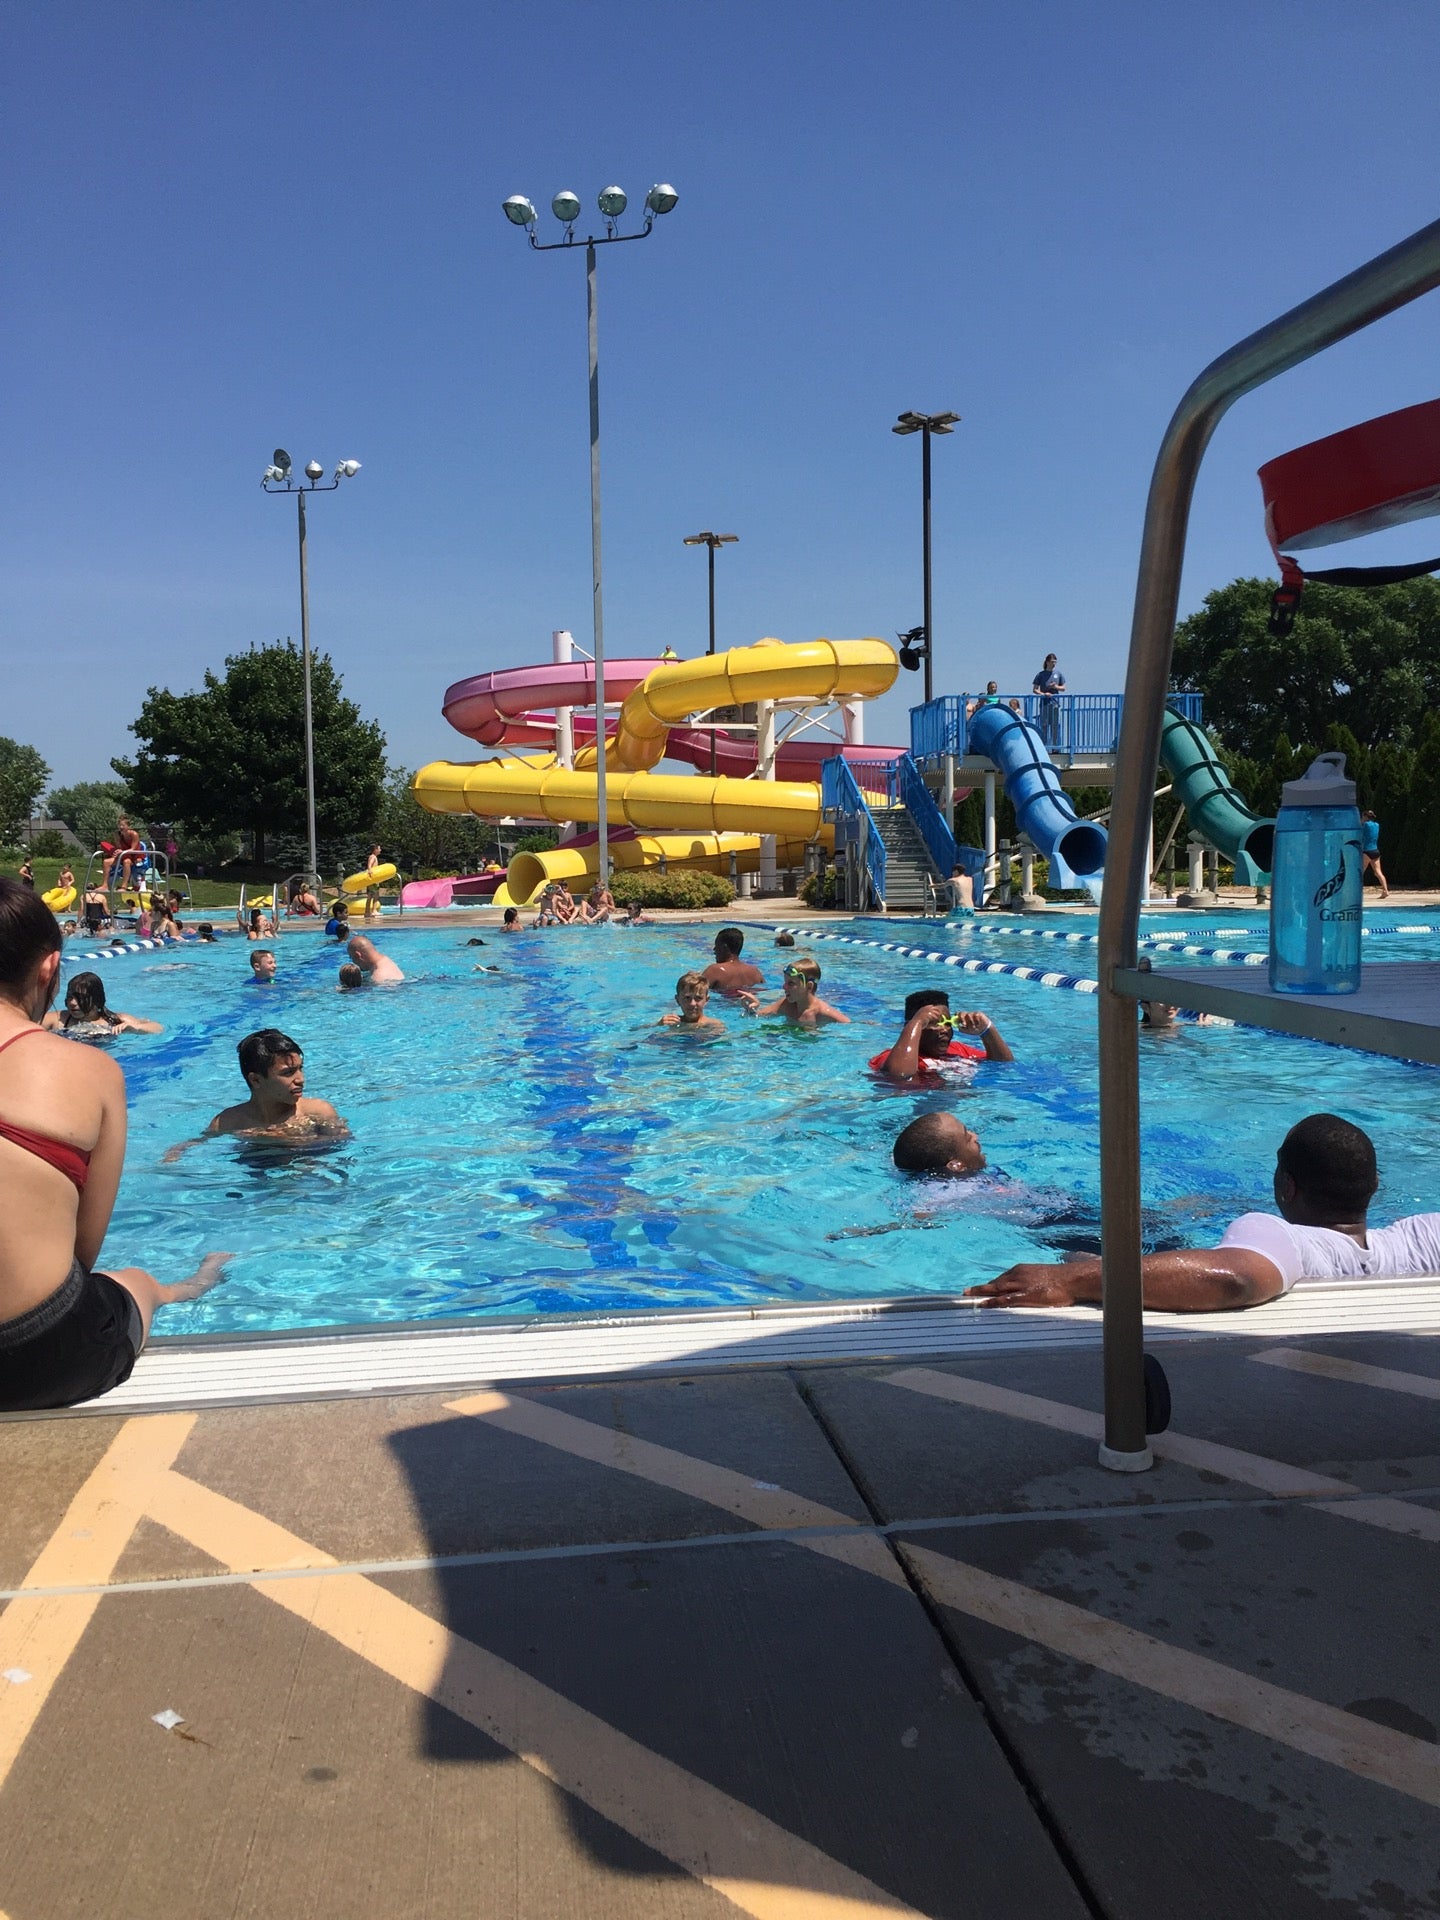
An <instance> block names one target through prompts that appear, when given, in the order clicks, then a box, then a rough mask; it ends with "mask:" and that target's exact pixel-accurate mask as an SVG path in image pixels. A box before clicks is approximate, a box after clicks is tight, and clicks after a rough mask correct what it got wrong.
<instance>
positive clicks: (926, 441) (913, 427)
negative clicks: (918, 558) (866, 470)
mask: <svg viewBox="0 0 1440 1920" xmlns="http://www.w3.org/2000/svg"><path fill="white" fill-rule="evenodd" d="M959 424H960V416H959V414H958V413H902V414H901V416H900V418H899V419H898V420H897V421H896V422H895V425H894V426H893V427H892V428H891V429H890V431H891V432H892V433H902V434H903V433H918V434H920V435H922V436H923V438H922V441H921V458H920V489H921V503H922V504H921V519H920V539H921V546H922V549H923V562H922V565H923V569H924V598H925V613H924V631H925V646H924V650H923V656H922V657H923V658H924V661H925V699H926V702H927V704H928V702H929V701H930V700H931V699H932V698H933V696H934V690H935V689H934V676H933V673H932V664H933V661H934V655H935V649H934V645H933V638H932V636H933V632H934V629H933V627H932V626H931V620H930V436H931V434H932V433H953V432H954V431H955V429H956V427H958V426H959ZM910 651H911V652H914V653H921V649H920V648H919V647H912V648H911V649H910ZM901 658H902V660H903V659H904V654H903V653H902V655H901ZM905 664H906V665H907V666H909V665H910V664H911V663H910V662H909V661H905Z"/></svg>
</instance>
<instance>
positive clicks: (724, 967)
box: [704, 927, 765, 998]
mask: <svg viewBox="0 0 1440 1920" xmlns="http://www.w3.org/2000/svg"><path fill="white" fill-rule="evenodd" d="M744 945H745V936H744V934H743V933H742V932H741V931H740V929H739V927H721V929H720V931H719V932H718V933H717V934H716V936H715V961H714V964H713V965H712V966H708V967H706V969H705V973H704V980H705V984H706V986H707V987H710V988H712V989H713V990H714V991H715V992H716V993H723V994H725V995H726V996H727V997H729V998H733V997H734V996H735V995H736V994H738V993H743V992H746V991H753V989H754V988H756V987H763V986H764V984H765V976H764V974H763V973H762V972H761V971H760V969H759V967H752V966H751V964H750V962H749V961H748V960H742V959H741V958H740V953H741V950H742V948H743V947H744Z"/></svg>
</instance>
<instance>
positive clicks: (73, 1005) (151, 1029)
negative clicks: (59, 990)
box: [41, 973, 165, 1040]
mask: <svg viewBox="0 0 1440 1920" xmlns="http://www.w3.org/2000/svg"><path fill="white" fill-rule="evenodd" d="M41 1025H42V1026H43V1027H44V1028H45V1029H46V1031H47V1032H49V1033H68V1034H69V1035H70V1036H71V1038H72V1039H75V1040H98V1039H104V1038H105V1037H106V1036H107V1035H108V1034H112V1033H163V1032H164V1031H165V1029H164V1027H162V1026H161V1025H160V1023H159V1021H158V1020H142V1019H140V1017H139V1016H138V1015H137V1014H133V1013H117V1012H116V1011H115V1009H114V1008H113V1007H107V1006H106V1004H105V982H104V981H103V980H102V979H101V978H100V976H99V974H98V973H77V974H76V975H75V977H74V979H73V980H71V982H70V983H69V985H68V986H67V987H66V989H65V1005H64V1008H63V1010H62V1011H60V1012H58V1013H57V1012H55V1011H54V1010H53V1009H52V1010H51V1011H50V1012H49V1013H47V1014H46V1016H45V1018H44V1020H43V1021H42V1022H41Z"/></svg>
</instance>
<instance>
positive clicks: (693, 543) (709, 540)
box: [685, 533, 740, 779]
mask: <svg viewBox="0 0 1440 1920" xmlns="http://www.w3.org/2000/svg"><path fill="white" fill-rule="evenodd" d="M739 538H740V536H739V534H738V533H687V534H686V536H685V544H686V546H687V547H708V548H709V552H708V554H707V555H706V560H707V562H708V569H709V574H710V644H709V646H708V647H707V648H706V649H705V651H706V652H707V653H714V651H715V549H716V548H717V547H732V546H734V544H735V542H736V541H737V540H738V539H739ZM710 777H711V778H712V779H713V778H714V777H715V732H714V729H713V728H712V729H711V732H710Z"/></svg>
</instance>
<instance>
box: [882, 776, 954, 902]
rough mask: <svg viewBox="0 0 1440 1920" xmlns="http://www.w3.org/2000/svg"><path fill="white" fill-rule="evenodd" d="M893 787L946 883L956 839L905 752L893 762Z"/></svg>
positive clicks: (952, 861)
mask: <svg viewBox="0 0 1440 1920" xmlns="http://www.w3.org/2000/svg"><path fill="white" fill-rule="evenodd" d="M895 787H896V794H897V797H898V798H899V801H900V804H901V806H902V807H904V809H905V811H906V812H907V813H908V814H909V816H910V818H911V819H912V820H913V821H914V822H915V825H916V827H917V828H918V829H919V832H920V838H921V839H922V840H923V841H924V842H925V850H926V852H927V853H928V854H929V855H930V858H931V859H932V860H933V861H934V862H935V870H936V872H937V873H938V874H939V875H940V877H941V879H942V880H948V879H949V877H950V870H951V868H952V867H953V866H954V865H955V836H954V834H953V833H951V831H950V829H949V827H948V826H947V825H946V823H945V816H944V814H943V813H941V811H940V809H939V807H937V806H936V804H935V802H934V800H933V799H932V798H931V796H930V789H929V788H928V787H927V786H926V784H925V782H924V781H923V780H922V779H921V777H920V769H919V767H917V766H916V764H915V762H914V761H913V760H912V759H911V757H910V755H909V754H908V753H902V754H901V756H900V758H899V759H898V760H897V761H896V762H895Z"/></svg>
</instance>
